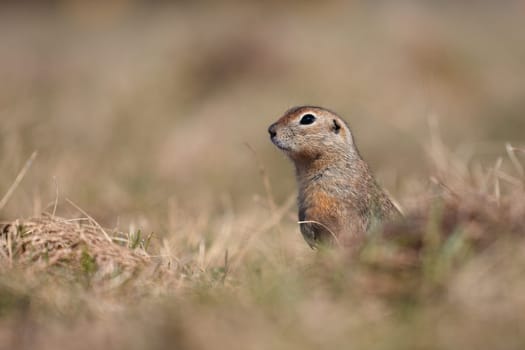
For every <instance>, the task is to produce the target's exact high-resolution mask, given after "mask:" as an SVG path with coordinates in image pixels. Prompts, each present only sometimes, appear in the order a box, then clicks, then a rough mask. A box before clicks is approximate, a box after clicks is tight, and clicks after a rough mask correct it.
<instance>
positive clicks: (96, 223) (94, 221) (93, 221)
mask: <svg viewBox="0 0 525 350" xmlns="http://www.w3.org/2000/svg"><path fill="white" fill-rule="evenodd" d="M66 201H67V202H68V203H69V204H71V205H72V206H73V207H75V209H77V210H78V211H80V212H81V213H82V214H83V215H85V216H86V218H88V219H89V221H91V223H92V224H93V225H95V226H96V227H97V228H98V229H99V230H100V231H101V232H102V233H103V234H104V237H106V239H107V240H108V241H109V242H113V240H112V239H111V237H110V236H109V235H108V234H107V232H106V230H104V228H103V227H102V226H100V224H99V223H98V222H97V221H96V220H95V219H93V218H92V217H91V216H90V215H89V214H88V213H86V212H85V211H84V210H83V209H82V208H80V207H79V206H78V205H76V204H75V203H73V201H71V200H70V199H69V198H66Z"/></svg>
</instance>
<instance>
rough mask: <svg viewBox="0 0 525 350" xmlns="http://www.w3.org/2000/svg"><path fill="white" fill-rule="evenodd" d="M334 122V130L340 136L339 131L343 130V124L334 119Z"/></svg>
mask: <svg viewBox="0 0 525 350" xmlns="http://www.w3.org/2000/svg"><path fill="white" fill-rule="evenodd" d="M333 122H334V125H332V130H333V132H335V133H336V134H339V130H341V124H340V123H339V121H338V120H337V119H334V120H333Z"/></svg>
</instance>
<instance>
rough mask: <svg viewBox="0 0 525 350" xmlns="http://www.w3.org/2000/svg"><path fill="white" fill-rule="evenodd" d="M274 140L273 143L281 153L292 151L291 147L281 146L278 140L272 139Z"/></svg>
mask: <svg viewBox="0 0 525 350" xmlns="http://www.w3.org/2000/svg"><path fill="white" fill-rule="evenodd" d="M271 140H272V143H273V144H274V145H275V146H277V148H279V149H280V150H281V151H285V152H287V151H290V148H289V147H286V146H285V145H283V144H281V143H280V142H279V141H278V140H276V139H274V138H271Z"/></svg>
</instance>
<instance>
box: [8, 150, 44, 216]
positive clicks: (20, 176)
mask: <svg viewBox="0 0 525 350" xmlns="http://www.w3.org/2000/svg"><path fill="white" fill-rule="evenodd" d="M37 154H38V152H37V151H34V152H33V153H32V154H31V156H30V157H29V159H28V160H27V161H26V163H25V164H24V166H23V167H22V169H21V170H20V172H19V173H18V175H17V176H16V178H15V181H14V182H13V184H12V185H11V187H9V189H8V190H7V192H6V194H5V195H4V197H3V198H2V200H0V210H2V209H3V208H4V207H5V205H6V204H7V202H8V201H9V198H11V196H12V195H13V193H14V192H15V190H16V188H17V187H18V185H20V182H22V180H23V179H24V177H25V176H26V173H27V171H28V170H29V168H30V167H31V164H33V161H34V160H35V158H36V156H37Z"/></svg>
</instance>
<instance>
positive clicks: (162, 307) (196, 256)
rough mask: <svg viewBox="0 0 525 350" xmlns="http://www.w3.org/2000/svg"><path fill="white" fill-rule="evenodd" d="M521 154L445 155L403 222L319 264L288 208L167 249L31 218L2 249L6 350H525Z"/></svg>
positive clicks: (234, 219)
mask: <svg viewBox="0 0 525 350" xmlns="http://www.w3.org/2000/svg"><path fill="white" fill-rule="evenodd" d="M519 152H521V151H520V150H512V152H511V153H510V157H509V159H507V160H506V163H508V164H507V165H508V168H504V167H502V162H498V164H499V165H497V167H495V168H493V169H491V170H489V171H488V172H481V173H476V172H475V171H468V172H464V173H462V171H461V169H464V167H463V166H462V165H461V164H459V163H457V162H455V160H454V159H453V157H452V156H451V155H450V154H443V153H440V152H435V153H434V156H435V157H434V158H435V159H434V161H435V162H434V163H435V164H436V168H435V177H434V178H433V183H434V185H432V186H431V188H430V191H429V193H427V194H426V195H425V196H423V197H424V199H422V200H421V202H420V203H419V204H418V205H417V206H416V208H412V209H410V210H409V211H408V213H407V221H406V222H405V223H400V224H394V225H389V226H387V227H385V228H384V230H383V232H382V233H377V234H374V235H372V236H371V237H370V239H369V240H368V242H367V243H366V244H365V246H364V247H363V248H362V249H361V250H359V251H358V252H354V253H352V254H350V253H348V252H341V251H331V250H326V251H319V252H312V251H308V250H307V249H306V248H305V245H304V243H303V242H300V241H299V237H298V234H297V232H296V231H297V229H296V227H295V225H293V223H287V222H288V220H285V219H283V216H284V215H285V214H286V213H288V212H289V210H290V207H291V206H293V200H289V201H287V202H286V203H284V204H283V205H282V207H278V206H276V207H275V208H273V209H270V210H269V211H268V212H267V220H265V221H264V222H263V223H261V219H260V217H261V213H249V212H248V211H247V210H246V211H244V212H242V215H239V216H236V215H235V214H233V213H231V212H230V213H226V214H224V213H222V214H220V215H219V214H216V215H215V216H213V215H210V216H209V219H208V220H207V221H206V222H204V223H203V222H200V223H199V221H198V220H197V221H196V222H195V223H194V224H191V222H192V219H191V218H187V220H186V222H185V224H186V225H182V226H180V230H179V231H177V232H173V233H172V234H171V235H167V236H158V237H157V238H152V237H154V236H155V235H154V236H151V235H145V234H143V233H141V232H140V231H132V232H129V233H119V232H117V231H115V230H107V229H103V228H102V227H100V226H99V225H98V224H97V223H96V222H95V221H94V220H93V219H92V218H89V217H88V218H81V219H75V220H66V219H63V218H59V217H56V216H53V215H48V216H44V217H42V218H38V219H27V220H22V219H20V220H18V221H16V222H14V223H13V224H11V225H10V226H7V227H4V229H3V235H2V237H3V241H2V242H3V246H2V256H3V257H2V264H1V266H2V267H1V270H2V271H1V274H0V323H1V327H0V329H1V331H0V340H1V341H0V344H2V345H1V347H3V348H18V349H24V348H34V347H39V348H62V347H64V348H93V347H96V348H112V349H115V348H117V349H119V348H126V349H142V348H148V349H164V348H197V349H199V348H202V349H208V348H210V349H212V348H213V349H217V348H219V349H222V348H245V349H268V348H272V349H285V348H286V349H296V348H297V349H299V348H301V349H316V348H329V349H341V348H348V347H355V348H375V349H382V348H385V349H407V348H418V349H420V348H425V349H443V348H464V347H468V348H473V347H475V348H479V349H493V348H499V349H501V348H504V349H521V348H523V347H524V346H525V337H524V336H523V334H524V333H523V324H524V321H525V313H524V312H523V311H525V297H524V296H525V282H524V281H525V278H524V277H525V241H524V239H525V196H524V190H523V187H524V186H523V180H524V179H523V174H521V172H522V170H521V163H520V161H519V158H518V156H519ZM507 170H508V171H507ZM520 176H521V177H520Z"/></svg>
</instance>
